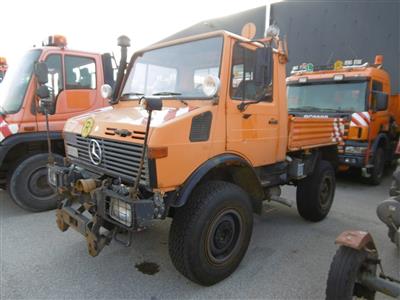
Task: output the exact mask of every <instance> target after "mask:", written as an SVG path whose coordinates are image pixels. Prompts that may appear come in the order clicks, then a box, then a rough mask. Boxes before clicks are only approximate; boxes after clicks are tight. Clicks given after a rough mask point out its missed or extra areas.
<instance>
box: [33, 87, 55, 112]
mask: <svg viewBox="0 0 400 300" xmlns="http://www.w3.org/2000/svg"><path fill="white" fill-rule="evenodd" d="M36 96H38V97H39V108H40V111H39V112H41V113H48V114H49V115H54V113H55V105H54V104H55V103H54V99H53V98H52V97H50V91H49V88H48V87H47V86H46V85H41V86H40V87H38V88H37V90H36Z"/></svg>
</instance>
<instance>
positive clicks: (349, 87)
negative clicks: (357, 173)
mask: <svg viewBox="0 0 400 300" xmlns="http://www.w3.org/2000/svg"><path fill="white" fill-rule="evenodd" d="M287 84H288V107H289V113H290V114H292V115H294V116H300V117H301V116H311V117H314V118H319V117H322V118H325V117H332V118H340V119H341V122H340V128H341V129H342V130H341V131H342V132H344V135H339V131H338V139H340V145H339V163H340V169H341V170H347V169H349V168H350V167H352V168H356V169H359V170H361V171H362V172H361V174H362V175H363V176H364V177H366V178H367V180H368V182H369V183H370V184H373V185H377V184H379V183H380V182H381V180H382V175H383V171H384V166H385V164H387V163H389V162H390V161H392V160H393V158H394V151H395V148H396V145H397V141H398V139H399V130H400V106H399V101H400V98H399V95H397V94H394V95H391V92H390V91H391V86H390V75H389V73H388V72H386V71H385V70H384V69H383V57H382V56H381V55H377V56H376V59H375V62H374V63H373V64H371V63H368V62H365V63H363V62H362V60H361V59H351V60H345V61H340V60H338V61H336V62H335V63H334V64H332V65H328V66H314V65H313V64H312V63H304V64H302V65H300V66H295V67H293V71H292V76H290V77H289V78H288V79H287ZM338 129H339V128H338Z"/></svg>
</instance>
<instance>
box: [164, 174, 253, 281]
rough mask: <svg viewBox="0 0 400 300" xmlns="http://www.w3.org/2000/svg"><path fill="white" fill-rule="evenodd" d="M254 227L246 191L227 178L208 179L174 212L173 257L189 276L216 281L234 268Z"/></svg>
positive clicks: (171, 254) (176, 263)
mask: <svg viewBox="0 0 400 300" xmlns="http://www.w3.org/2000/svg"><path fill="white" fill-rule="evenodd" d="M252 229H253V212H252V207H251V203H250V200H249V197H248V196H247V194H246V193H245V192H244V191H243V190H242V189H241V188H240V187H238V186H236V185H234V184H231V183H228V182H223V181H211V182H208V183H206V184H203V185H202V186H200V187H199V188H197V189H196V190H195V191H194V192H193V194H192V196H191V198H190V199H189V202H188V203H187V204H186V205H185V206H183V207H181V208H179V209H177V210H176V212H175V215H174V219H173V221H172V224H171V229H170V235H169V253H170V257H171V260H172V262H173V264H174V266H175V267H176V269H177V270H178V271H179V272H180V273H182V274H183V275H184V276H186V277H187V278H188V279H190V280H192V281H194V282H196V283H199V284H201V285H206V286H209V285H213V284H215V283H217V282H219V281H221V280H223V279H225V278H226V277H228V276H229V275H230V274H232V273H233V272H234V271H235V269H236V268H237V266H238V265H239V263H240V262H241V260H242V258H243V256H244V254H245V253H246V250H247V247H248V245H249V242H250V238H251V233H252Z"/></svg>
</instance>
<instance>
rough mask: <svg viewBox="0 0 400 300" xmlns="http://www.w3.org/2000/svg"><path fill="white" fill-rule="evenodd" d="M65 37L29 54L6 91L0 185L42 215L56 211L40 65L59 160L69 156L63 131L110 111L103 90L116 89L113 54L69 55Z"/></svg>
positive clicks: (1, 103) (0, 98) (0, 121)
mask: <svg viewBox="0 0 400 300" xmlns="http://www.w3.org/2000/svg"><path fill="white" fill-rule="evenodd" d="M66 46H67V43H66V39H65V37H63V36H59V35H56V36H50V37H49V39H48V41H46V43H44V45H43V47H39V48H34V49H32V50H29V51H27V52H26V53H25V55H24V56H23V57H22V58H21V60H20V61H19V63H18V64H17V65H15V66H14V65H13V66H11V67H10V68H9V70H8V73H7V76H6V77H5V78H4V81H3V82H2V83H1V85H0V181H1V187H2V188H6V189H8V192H9V194H10V195H11V198H12V199H13V200H14V201H15V202H16V203H17V204H18V205H19V206H20V207H22V208H24V209H27V210H31V211H42V210H47V209H52V208H55V207H56V195H55V194H54V191H53V190H52V189H51V187H50V186H49V185H48V184H47V169H46V163H47V154H46V153H47V141H46V126H45V116H44V115H43V114H42V112H41V110H40V107H39V106H38V105H37V103H38V102H37V97H36V96H35V91H36V87H37V79H36V77H35V76H34V74H33V70H34V66H35V63H36V62H46V64H47V66H48V71H49V72H48V82H47V84H46V85H47V86H48V88H49V89H50V94H51V98H52V99H54V103H55V105H54V112H53V114H52V115H50V117H49V124H50V137H51V140H52V141H53V143H52V147H53V149H52V150H53V152H54V154H55V156H56V159H58V160H60V159H61V158H62V155H64V143H63V138H62V135H61V133H62V129H63V127H64V123H65V121H66V120H67V119H68V118H70V117H72V116H75V115H78V114H82V113H85V112H89V111H92V110H94V109H98V108H101V107H104V106H107V105H108V100H107V99H105V98H103V97H102V96H101V93H100V87H101V86H102V85H103V84H109V85H110V86H114V69H113V67H112V58H111V56H110V54H107V53H106V54H98V53H89V52H82V51H75V50H71V49H68V48H67V47H66Z"/></svg>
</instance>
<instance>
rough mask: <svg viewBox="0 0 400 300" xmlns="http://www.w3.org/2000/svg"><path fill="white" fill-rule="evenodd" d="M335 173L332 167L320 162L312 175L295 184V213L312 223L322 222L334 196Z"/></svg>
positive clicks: (322, 161)
mask: <svg viewBox="0 0 400 300" xmlns="http://www.w3.org/2000/svg"><path fill="white" fill-rule="evenodd" d="M335 188H336V181H335V171H334V170H333V167H332V165H331V164H330V163H329V162H327V161H325V160H321V161H320V162H319V163H318V164H317V165H316V166H315V170H314V172H313V173H312V174H310V175H309V176H308V177H306V178H305V179H302V180H300V181H299V182H298V184H297V190H296V202H297V211H298V212H299V214H300V216H302V217H303V218H304V219H306V220H308V221H312V222H319V221H321V220H323V219H324V218H325V217H326V216H327V215H328V213H329V211H330V209H331V206H332V203H333V198H334V196H335Z"/></svg>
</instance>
